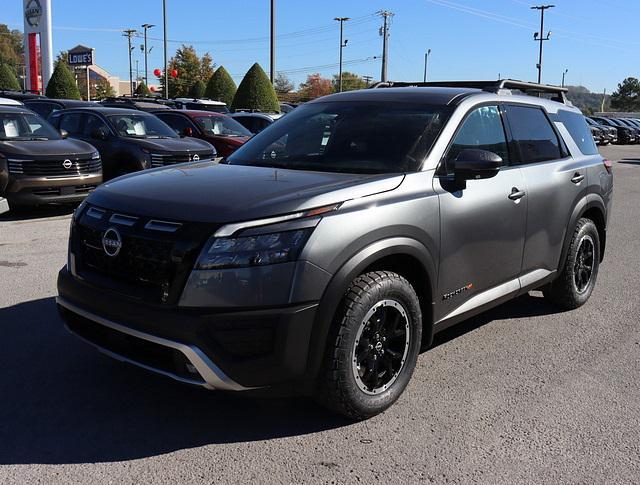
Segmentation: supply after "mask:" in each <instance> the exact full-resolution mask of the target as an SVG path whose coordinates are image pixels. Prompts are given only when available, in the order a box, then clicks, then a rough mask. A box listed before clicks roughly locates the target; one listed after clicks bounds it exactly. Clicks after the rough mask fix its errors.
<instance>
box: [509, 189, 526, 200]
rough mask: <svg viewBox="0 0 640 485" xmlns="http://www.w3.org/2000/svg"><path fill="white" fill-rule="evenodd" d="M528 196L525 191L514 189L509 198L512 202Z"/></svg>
mask: <svg viewBox="0 0 640 485" xmlns="http://www.w3.org/2000/svg"><path fill="white" fill-rule="evenodd" d="M525 195H526V193H525V191H524V190H519V189H518V187H513V188H512V189H511V193H510V194H509V195H508V196H507V197H509V198H510V199H511V200H518V199H522V198H523V197H524V196H525Z"/></svg>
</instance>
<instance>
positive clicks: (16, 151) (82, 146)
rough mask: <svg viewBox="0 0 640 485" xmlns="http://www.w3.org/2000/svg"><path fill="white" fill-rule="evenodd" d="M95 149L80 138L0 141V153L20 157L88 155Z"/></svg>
mask: <svg viewBox="0 0 640 485" xmlns="http://www.w3.org/2000/svg"><path fill="white" fill-rule="evenodd" d="M95 151H96V149H95V148H94V147H93V146H92V145H89V144H88V143H86V142H84V141H80V140H72V139H70V138H67V139H65V140H29V141H27V140H22V141H20V140H16V141H0V154H3V155H16V156H20V157H42V158H60V157H69V156H78V155H90V154H91V153H94V152H95Z"/></svg>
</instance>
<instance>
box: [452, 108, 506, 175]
mask: <svg viewBox="0 0 640 485" xmlns="http://www.w3.org/2000/svg"><path fill="white" fill-rule="evenodd" d="M466 149H476V150H487V151H489V152H493V153H496V154H497V155H499V156H500V158H502V161H503V163H504V164H505V165H508V163H509V150H508V148H507V137H506V136H505V133H504V126H503V124H502V116H501V115H500V109H499V108H498V107H497V106H481V107H480V108H476V109H474V110H473V111H471V113H470V114H469V115H468V116H467V117H466V118H465V120H464V121H463V122H462V126H461V127H460V129H459V130H458V132H457V133H456V135H455V137H454V139H453V143H452V144H451V146H450V147H449V151H448V152H447V156H446V164H447V171H451V169H452V168H453V162H454V161H455V159H456V158H457V156H458V155H459V154H460V152H461V151H462V150H466Z"/></svg>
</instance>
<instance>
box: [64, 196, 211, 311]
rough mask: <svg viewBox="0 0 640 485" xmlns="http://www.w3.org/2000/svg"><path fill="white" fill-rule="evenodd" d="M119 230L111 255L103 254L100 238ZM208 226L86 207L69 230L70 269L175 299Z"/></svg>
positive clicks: (122, 289)
mask: <svg viewBox="0 0 640 485" xmlns="http://www.w3.org/2000/svg"><path fill="white" fill-rule="evenodd" d="M109 228H116V229H117V230H118V232H119V233H120V235H121V239H122V247H121V249H120V252H119V253H118V254H117V256H113V257H112V256H107V254H106V253H105V251H104V248H103V246H102V237H103V235H104V233H105V231H106V230H107V229H109ZM212 230H215V229H209V225H200V224H192V225H188V226H187V225H183V224H181V223H176V222H174V221H159V220H157V219H153V218H147V217H139V216H134V215H131V214H121V213H114V212H113V211H108V210H105V209H101V208H96V207H93V206H89V207H88V209H87V210H85V211H84V212H83V214H82V215H81V217H80V219H79V221H77V222H76V223H75V224H74V226H73V229H72V236H71V244H72V251H73V253H74V255H75V257H76V271H77V274H78V276H80V277H81V278H82V279H85V280H87V281H90V282H91V283H93V284H94V285H96V286H99V287H104V288H107V289H111V290H114V291H117V292H119V293H122V294H125V295H127V296H129V297H133V298H136V299H141V300H145V301H150V302H155V303H175V302H177V300H178V298H179V297H180V294H181V293H182V287H183V286H184V283H185V282H186V279H187V277H188V276H189V274H190V272H191V269H192V268H193V265H194V262H195V258H196V257H197V255H198V252H199V250H200V248H201V246H202V245H203V244H204V242H205V241H206V239H207V237H208V236H209V235H210V234H211V231H212Z"/></svg>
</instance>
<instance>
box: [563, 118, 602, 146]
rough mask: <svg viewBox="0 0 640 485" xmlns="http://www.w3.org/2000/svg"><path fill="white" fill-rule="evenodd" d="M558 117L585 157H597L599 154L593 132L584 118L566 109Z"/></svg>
mask: <svg viewBox="0 0 640 485" xmlns="http://www.w3.org/2000/svg"><path fill="white" fill-rule="evenodd" d="M558 116H559V117H560V121H562V124H563V125H564V126H565V128H566V129H567V131H568V132H569V134H570V135H571V138H573V141H574V142H575V143H576V145H578V148H579V149H580V152H581V153H582V154H583V155H596V154H597V153H598V149H597V148H596V144H595V142H594V141H593V136H591V130H590V129H589V125H587V123H586V121H585V118H584V116H582V115H581V114H579V113H574V112H573V111H567V110H564V109H561V110H559V111H558Z"/></svg>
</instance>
